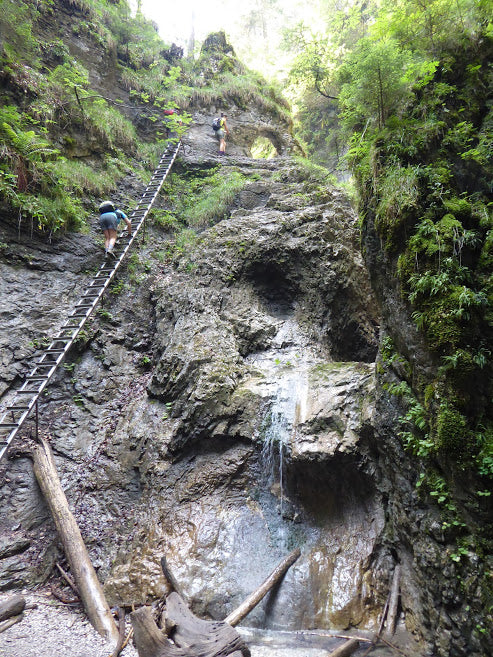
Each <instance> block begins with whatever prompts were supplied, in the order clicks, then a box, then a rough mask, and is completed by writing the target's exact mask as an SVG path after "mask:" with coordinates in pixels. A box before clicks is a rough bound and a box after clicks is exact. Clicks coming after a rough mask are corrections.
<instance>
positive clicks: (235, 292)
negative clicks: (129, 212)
mask: <svg viewBox="0 0 493 657" xmlns="http://www.w3.org/2000/svg"><path fill="white" fill-rule="evenodd" d="M61 4H63V5H64V6H67V3H61ZM68 4H70V3H68ZM70 16H71V14H70V13H65V14H63V17H62V19H61V23H60V24H61V25H62V24H66V22H67V21H68V20H69V18H70ZM87 38H88V39H89V37H87ZM67 41H68V47H69V48H70V49H71V52H72V53H74V54H75V49H76V47H79V48H80V49H81V50H85V47H82V45H83V44H84V43H85V44H86V46H87V44H88V43H89V41H87V42H83V44H82V45H81V43H80V42H77V43H78V45H77V44H76V43H75V42H73V41H72V40H71V39H67ZM215 42H217V43H219V45H220V48H219V50H216V51H215V52H216V53H217V56H216V57H211V55H210V49H211V48H212V46H213V44H214V43H215ZM91 44H92V45H94V44H93V42H92V41H91ZM216 45H217V44H216ZM105 54H107V50H106V48H105V47H103V48H102V49H101V51H98V50H96V51H92V52H91V55H90V57H88V58H86V59H85V60H84V61H85V64H86V65H87V66H88V68H89V70H90V76H91V79H93V80H99V82H98V84H101V85H102V84H103V81H106V82H107V85H106V82H105V85H106V87H105V93H114V94H115V95H117V96H118V98H123V99H125V100H128V99H127V97H126V95H125V92H123V93H121V89H119V84H120V82H115V84H113V81H114V79H115V77H116V72H117V70H118V69H117V68H113V65H114V63H115V61H114V60H111V59H109V60H104V61H105V63H104V65H102V63H101V62H102V60H103V58H104V57H103V55H104V56H106V55H105ZM121 55H122V53H120V56H121ZM203 55H204V58H206V60H207V62H208V66H206V67H205V68H204V75H203V83H204V86H203V87H202V88H201V87H200V86H197V88H196V89H194V91H193V93H192V95H191V97H190V99H189V101H187V103H185V105H186V106H187V108H188V110H189V112H190V114H191V115H192V116H193V122H192V124H191V127H190V129H189V131H188V132H187V135H186V136H185V137H184V139H183V143H184V150H183V152H182V154H181V156H180V159H179V162H178V163H177V167H176V170H177V174H178V177H177V178H176V179H175V181H176V185H177V186H178V184H179V183H180V181H181V182H183V180H184V181H186V184H188V185H190V186H191V184H192V181H194V180H203V179H205V178H206V177H207V175H208V174H209V173H210V172H211V171H214V170H215V169H216V168H217V167H219V166H221V167H222V168H221V169H220V170H219V171H220V174H219V176H220V177H221V176H227V175H228V172H229V173H231V172H234V173H235V175H237V176H239V177H241V180H242V184H241V186H239V187H238V190H237V191H236V193H235V194H233V198H232V199H230V200H229V201H228V204H227V207H226V210H224V209H223V210H222V211H221V215H220V216H213V217H212V219H210V220H209V221H208V222H207V223H206V224H205V225H201V226H200V227H199V229H198V230H196V231H190V230H189V232H186V231H183V232H182V233H179V232H176V233H173V232H171V231H169V230H168V225H169V224H166V223H165V222H163V221H161V222H160V221H159V220H158V218H159V215H157V217H156V219H155V221H154V223H153V224H151V225H150V226H149V227H148V228H149V230H148V237H147V241H146V242H145V243H143V244H142V245H141V246H140V248H139V251H138V253H136V254H135V255H134V256H132V257H131V258H130V259H129V262H128V265H127V269H126V272H125V276H123V275H122V277H121V278H120V279H119V281H118V282H117V284H116V285H115V286H114V287H113V288H112V290H111V293H110V294H109V295H108V297H107V300H106V302H105V305H104V307H103V308H102V309H101V311H100V313H99V315H98V316H97V317H96V318H95V319H94V321H93V323H92V326H91V329H90V330H89V331H88V332H87V333H86V334H85V335H84V337H83V340H81V342H80V344H79V345H78V348H77V351H76V353H73V354H72V357H71V360H70V361H69V362H67V363H66V365H65V368H64V370H62V371H60V372H59V373H58V376H57V379H56V381H55V382H54V383H53V385H52V386H51V387H50V388H49V390H48V392H47V395H46V396H45V398H44V400H43V403H42V405H41V418H42V430H43V432H45V433H47V434H48V435H49V437H50V441H51V443H52V445H53V448H54V451H55V454H56V457H57V464H58V466H59V469H60V473H61V478H62V483H63V484H64V487H65V488H66V491H67V495H68V497H69V500H70V503H71V505H72V507H73V509H74V511H75V514H76V516H77V519H78V521H79V523H80V526H81V529H82V532H83V535H84V538H85V540H86V542H87V544H88V547H89V549H90V552H91V556H92V558H93V561H94V563H95V565H96V567H97V568H98V571H99V574H100V576H101V578H102V580H104V582H105V587H106V592H107V595H108V597H109V598H110V599H111V600H112V601H113V602H119V603H121V604H124V605H132V604H139V603H142V602H145V601H150V600H154V599H156V598H157V597H159V596H160V595H161V594H162V593H163V591H164V590H165V583H164V580H163V578H162V576H161V573H160V565H159V559H160V556H161V555H162V554H163V553H166V555H167V557H168V559H169V562H170V564H171V565H172V568H173V570H174V572H175V573H176V575H177V577H178V579H179V580H180V582H181V584H182V586H183V588H184V590H185V591H186V592H187V594H188V595H189V597H190V600H191V603H192V606H193V608H194V611H195V612H196V613H197V614H199V615H205V616H210V617H213V618H221V617H224V616H225V615H226V614H227V613H228V612H229V611H230V610H231V609H232V608H234V607H235V606H236V604H237V603H238V602H239V601H241V600H242V599H243V598H244V597H245V595H246V594H248V593H249V592H250V591H251V590H252V589H254V588H255V587H256V585H257V584H259V583H260V582H261V581H262V579H263V578H264V577H265V575H266V574H267V573H268V572H269V570H270V569H271V566H273V565H274V564H275V563H276V562H277V561H278V559H279V557H280V556H282V555H283V554H284V553H285V552H286V551H287V550H288V549H290V548H291V547H292V546H293V545H295V544H296V545H300V546H301V547H302V550H303V555H302V558H301V559H300V560H299V561H298V562H297V564H296V566H295V567H294V568H292V569H291V571H290V572H289V574H288V576H287V577H286V579H285V581H284V582H283V586H282V588H281V589H280V590H279V592H278V594H277V596H272V597H271V598H269V599H268V600H267V601H266V602H264V603H263V604H262V605H260V606H259V607H258V608H257V609H256V610H255V612H254V614H252V615H251V617H249V623H250V624H253V625H257V626H261V627H276V628H283V629H300V628H312V627H317V628H351V627H358V628H360V629H361V630H363V629H368V630H373V629H375V628H377V627H378V616H379V614H380V613H381V609H382V607H383V605H384V604H385V599H386V596H387V593H388V589H389V585H390V581H391V578H392V573H393V570H394V568H395V566H396V565H397V564H399V565H400V566H401V568H402V573H403V575H402V582H403V583H402V590H401V607H402V612H403V613H402V617H401V623H400V628H404V627H407V629H408V630H410V631H412V632H413V633H414V634H415V636H416V638H417V639H419V640H420V641H421V648H422V647H423V645H424V646H425V648H426V649H427V650H428V653H429V654H437V655H444V656H445V655H465V654H468V655H474V656H477V657H479V655H480V654H481V653H480V650H481V648H480V647H478V646H479V644H478V642H477V641H476V640H475V639H474V638H473V637H472V630H471V627H470V625H471V620H470V619H468V618H467V604H468V603H469V601H471V600H475V599H476V592H475V589H474V587H475V581H476V580H475V579H474V572H473V570H472V569H471V571H469V572H470V577H471V579H470V580H468V581H467V582H466V584H465V588H464V590H463V591H461V590H460V588H459V587H458V586H457V583H456V572H455V570H454V569H453V568H452V567H451V566H450V563H449V562H447V563H448V564H449V567H448V568H443V559H442V556H443V553H444V552H445V551H446V550H447V549H449V547H450V546H449V544H448V543H447V540H446V538H445V537H444V536H443V533H442V529H441V524H440V520H439V515H438V512H437V511H436V510H435V508H434V507H433V505H430V504H429V503H428V502H426V501H425V500H423V499H422V498H420V497H419V496H418V493H417V491H416V488H415V483H416V479H417V476H418V472H417V470H416V463H415V461H414V460H413V459H412V457H411V456H409V454H408V453H407V452H406V451H405V450H404V448H403V446H402V443H401V442H400V441H399V440H398V439H397V433H398V432H399V431H400V428H401V427H400V424H399V417H400V416H401V415H402V407H401V405H400V403H399V400H398V399H397V398H395V397H392V396H389V395H388V394H387V393H386V392H385V390H384V389H383V388H382V387H380V386H377V387H376V386H375V372H374V361H375V358H376V356H377V350H378V344H379V336H378V333H379V324H380V308H379V305H378V304H377V302H376V299H375V296H374V293H373V291H372V290H371V287H370V283H369V276H368V274H367V271H366V268H365V265H364V263H363V259H362V256H361V253H360V244H359V229H358V221H357V217H356V215H355V212H354V211H353V209H352V208H351V206H350V205H349V203H348V201H347V199H346V198H345V196H344V194H343V193H342V192H341V191H339V190H337V189H336V188H335V187H334V186H333V185H332V184H331V183H330V182H329V181H328V179H327V176H326V175H325V174H324V173H321V172H320V170H317V169H314V168H313V167H309V166H307V165H306V163H305V164H303V163H300V162H298V161H295V160H293V159H292V158H291V157H289V153H290V152H292V151H293V150H295V144H294V142H293V140H292V137H291V136H290V134H289V120H288V119H287V118H286V117H285V116H283V115H280V114H279V112H278V111H274V110H273V109H272V107H271V106H270V105H266V104H265V99H264V100H263V101H261V100H259V98H258V97H257V96H256V95H255V94H252V96H251V99H250V101H249V103H248V106H245V104H242V103H241V102H240V99H239V98H237V97H235V96H234V95H233V94H228V93H227V91H226V90H224V89H223V91H222V92H221V94H219V95H217V96H216V97H214V98H213V97H212V96H211V94H210V92H209V90H208V88H207V87H206V84H207V81H208V76H210V75H212V74H213V73H214V71H215V72H218V71H219V72H220V71H221V70H222V69H221V67H225V68H226V69H228V67H231V66H232V67H233V68H234V69H235V70H236V71H239V70H240V68H235V67H237V66H238V67H239V66H240V65H239V64H238V63H237V62H235V60H234V57H233V54H232V53H231V50H230V49H229V48H228V46H227V44H225V43H224V41H223V40H222V38H221V37H217V36H216V37H214V38H213V39H212V40H211V41H209V42H208V43H207V46H206V47H205V48H204V51H203ZM206 55H207V57H205V56H206ZM125 56H126V55H125ZM128 56H129V57H130V55H128ZM91 58H92V59H94V61H95V62H96V61H97V62H98V63H97V64H96V63H94V64H91V61H90V59H91ZM211 60H212V63H211ZM211 67H212V69H214V70H213V71H212V73H211ZM101 88H102V87H101ZM221 109H225V110H226V111H227V112H228V117H229V118H230V128H231V132H232V135H231V140H230V143H229V144H228V153H229V156H227V157H226V158H223V159H221V160H219V158H218V157H217V156H216V153H215V151H216V148H217V146H216V142H215V140H214V135H213V133H212V130H211V128H210V120H211V118H212V116H213V115H214V114H215V113H216V112H217V111H219V110H221ZM136 123H137V125H138V127H140V129H141V130H142V131H143V132H144V133H147V134H148V136H149V135H150V132H149V130H150V126H149V122H148V121H147V120H144V119H142V117H141V118H139V119H137V120H136ZM259 136H263V137H266V138H268V139H269V140H270V141H271V142H272V144H273V145H274V147H275V149H276V151H277V153H278V157H275V158H273V159H270V160H254V159H251V158H250V157H248V156H249V155H250V150H251V147H252V145H253V144H254V142H255V141H256V139H257V138H258V137H259ZM73 147H74V149H75V146H74V145H73ZM76 150H77V153H78V154H79V155H82V154H83V152H84V141H83V139H82V138H81V141H80V142H79V141H77V148H76ZM180 184H181V183H180ZM123 185H124V188H125V193H126V196H127V198H131V197H132V196H133V195H135V194H136V192H137V190H138V189H139V182H138V180H135V179H134V178H132V176H130V175H128V176H127V177H125V178H124V180H123ZM169 193H170V196H171V193H172V190H170V192H169ZM190 193H191V192H190ZM170 204H171V200H170V199H165V198H163V199H162V200H161V209H168V210H169V209H170V207H171V205H170ZM165 216H167V215H165ZM4 219H5V223H3V224H2V226H1V230H2V236H1V237H0V241H1V242H2V248H1V250H0V257H1V266H2V274H3V276H4V278H3V280H4V281H5V282H6V285H5V286H4V287H3V289H2V295H3V299H2V301H4V304H3V308H4V311H3V320H4V327H6V330H5V329H4V331H3V333H2V336H1V339H2V359H3V360H2V363H1V365H2V368H3V369H2V390H1V393H2V394H3V393H5V392H6V391H7V390H8V389H9V388H11V387H12V386H14V385H15V384H16V383H17V382H18V381H19V380H20V379H21V377H22V373H23V372H24V371H25V370H26V368H27V365H28V363H29V358H30V357H32V355H33V354H34V353H35V350H36V349H37V348H39V347H40V346H42V344H41V343H40V342H39V340H42V338H43V337H44V336H45V335H49V334H50V333H52V332H53V331H55V330H56V329H57V327H58V326H60V324H61V323H62V322H63V318H64V314H63V313H64V308H65V307H70V306H71V304H73V303H74V302H75V300H76V299H77V297H78V295H79V293H80V291H81V290H82V288H83V286H84V283H85V282H86V281H87V280H88V279H89V277H90V273H91V270H94V267H95V266H96V265H97V263H98V262H99V259H100V257H101V256H100V254H99V252H98V247H97V225H96V221H95V219H94V218H93V219H92V221H91V222H90V227H89V233H88V234H87V235H70V236H65V237H63V238H61V239H59V240H55V241H51V242H47V241H46V239H44V238H43V237H42V236H38V235H34V236H33V235H29V234H26V232H23V231H21V232H20V233H17V232H16V230H15V228H14V226H15V224H14V221H13V216H12V215H8V216H5V215H4ZM168 219H169V217H168ZM163 226H164V227H163ZM190 233H193V237H192V236H191V234H190ZM180 236H181V241H180ZM185 237H186V238H187V239H185ZM384 310H385V318H386V322H392V321H393V322H399V321H400V319H401V306H400V304H399V300H398V298H397V297H393V303H392V304H385V307H384ZM412 338H413V339H416V341H418V338H416V336H415V334H414V333H412ZM398 374H399V363H398V362H395V363H394V373H393V374H392V373H390V374H388V375H387V376H388V377H390V379H391V381H390V382H392V383H395V382H398ZM392 377H393V378H392ZM29 444H30V443H29V435H28V433H27V432H26V435H25V436H24V438H23V440H19V441H18V442H17V443H16V447H15V449H14V450H13V451H12V454H11V459H10V461H9V463H8V464H6V465H5V464H2V466H1V468H2V473H3V474H5V482H4V484H3V485H2V487H1V488H0V501H1V505H2V515H1V517H0V524H1V528H2V530H3V531H2V535H3V536H4V538H3V539H2V543H1V544H0V587H1V588H4V589H7V588H13V587H22V586H28V585H31V584H32V583H34V582H39V581H46V580H47V579H48V578H49V577H50V576H51V574H52V570H53V564H54V561H55V559H57V558H60V548H59V546H58V544H57V539H56V536H55V534H54V531H53V527H52V525H51V521H50V520H49V518H48V517H47V511H46V508H45V506H44V504H43V501H42V500H41V499H40V496H39V492H38V489H37V487H36V485H35V483H34V480H33V475H32V471H31V463H30V460H29ZM461 627H468V630H467V632H466V633H464V635H462V634H461ZM413 650H414V649H413ZM418 652H419V651H418V649H417V648H416V649H415V651H414V652H413V654H418Z"/></svg>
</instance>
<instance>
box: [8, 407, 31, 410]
mask: <svg viewBox="0 0 493 657" xmlns="http://www.w3.org/2000/svg"><path fill="white" fill-rule="evenodd" d="M28 408H29V406H7V408H6V409H5V410H6V411H27V409H28Z"/></svg>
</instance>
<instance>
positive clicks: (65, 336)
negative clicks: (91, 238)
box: [0, 142, 181, 460]
mask: <svg viewBox="0 0 493 657" xmlns="http://www.w3.org/2000/svg"><path fill="white" fill-rule="evenodd" d="M180 146H181V142H178V143H177V144H171V145H170V144H169V145H168V146H167V148H166V150H165V151H164V153H163V155H162V156H161V159H160V161H159V165H158V167H157V168H156V170H155V171H154V173H153V175H152V178H151V180H150V182H149V184H148V185H147V187H146V190H145V192H144V193H143V194H142V197H141V199H140V201H139V203H138V204H137V206H136V208H135V210H134V211H133V212H132V214H131V215H130V217H129V218H130V220H131V222H132V234H131V235H128V236H127V232H126V231H125V232H123V233H121V234H120V236H119V237H118V239H117V241H116V244H115V249H114V252H115V256H116V258H115V259H113V258H112V257H111V256H108V257H107V259H106V260H105V261H104V262H103V264H102V265H101V267H100V268H99V271H98V273H97V274H96V276H95V277H94V279H93V280H92V282H91V283H90V284H89V286H88V287H87V288H86V289H85V291H84V293H83V294H82V296H81V298H80V299H79V301H78V302H77V303H76V305H75V308H74V309H73V310H72V312H71V313H70V315H69V316H68V317H67V320H66V321H65V322H64V324H63V326H62V327H61V328H60V330H59V331H58V333H57V334H56V335H55V337H54V338H53V339H52V341H51V343H50V344H49V345H48V347H47V348H46V349H45V350H44V352H43V354H42V355H41V357H40V359H39V360H38V362H37V363H36V364H35V366H34V367H33V369H32V370H31V371H30V372H29V374H28V375H27V376H26V379H25V380H24V382H23V384H22V385H21V387H20V388H18V389H17V390H15V392H14V396H13V400H12V402H11V403H9V405H8V406H6V408H5V409H4V411H3V414H2V415H1V417H0V460H1V459H2V458H3V456H4V455H5V454H6V453H7V450H8V448H9V446H10V445H11V443H12V441H13V440H14V438H15V437H16V435H17V434H18V433H19V431H20V429H21V428H22V425H23V424H24V422H25V421H26V420H27V418H28V417H29V415H30V414H31V412H32V411H33V410H34V411H35V413H36V418H35V420H36V435H37V433H38V426H39V423H38V399H39V396H40V395H41V393H42V392H43V390H44V389H45V388H46V386H47V385H48V383H49V382H50V379H51V378H52V377H53V375H54V373H55V371H56V369H57V368H58V366H59V365H60V364H61V363H62V362H63V360H64V359H65V356H66V355H67V353H68V351H69V350H70V348H71V346H72V345H73V343H74V341H75V340H76V339H77V336H78V335H79V333H80V332H81V331H82V329H83V328H84V326H85V324H86V322H87V320H88V319H89V317H91V315H92V314H93V312H94V310H95V309H96V307H97V305H98V303H99V302H100V300H101V298H102V296H103V294H104V292H105V291H106V289H107V287H108V286H109V284H110V283H111V281H112V280H113V278H114V276H115V274H116V272H117V271H118V268H119V267H120V265H121V263H122V260H123V258H124V257H125V256H126V254H127V251H128V250H129V249H130V247H131V246H132V244H133V242H134V240H135V238H136V237H137V234H138V232H139V231H140V229H141V228H142V227H143V226H144V227H145V223H144V222H145V219H146V217H147V215H148V214H149V212H150V210H151V208H152V206H153V204H154V201H155V200H156V197H157V195H158V194H159V192H160V190H161V187H162V185H163V183H164V181H165V179H166V176H167V175H168V173H169V171H170V169H171V167H172V166H173V163H174V161H175V159H176V156H177V155H178V150H179V148H180ZM109 258H111V260H109Z"/></svg>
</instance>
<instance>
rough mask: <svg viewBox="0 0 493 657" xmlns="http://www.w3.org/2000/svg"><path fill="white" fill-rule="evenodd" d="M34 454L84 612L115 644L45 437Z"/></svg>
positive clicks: (107, 610)
mask: <svg viewBox="0 0 493 657" xmlns="http://www.w3.org/2000/svg"><path fill="white" fill-rule="evenodd" d="M33 457H34V474H35V475H36V479H37V480H38V483H39V487H40V488H41V491H42V492H43V495H44V497H45V499H46V502H47V503H48V506H49V508H50V511H51V514H52V516H53V520H54V522H55V526H56V529H57V531H58V534H59V535H60V538H61V541H62V544H63V547H64V550H65V555H66V557H67V560H68V562H69V564H70V569H71V571H72V573H73V576H74V579H75V583H76V585H77V589H78V591H79V594H80V597H81V599H82V602H83V604H84V608H85V610H86V613H87V616H88V618H89V620H90V622H91V624H92V625H93V627H94V628H95V630H96V631H97V632H99V634H101V636H103V637H104V638H105V639H106V640H107V641H108V642H109V643H111V644H112V647H114V646H116V645H117V644H118V637H119V634H118V630H117V627H116V625H115V623H114V621H113V616H112V614H111V611H110V608H109V606H108V603H107V602H106V598H105V596H104V593H103V588H102V586H101V584H100V583H99V581H98V578H97V575H96V572H95V570H94V568H93V565H92V563H91V560H90V558H89V554H88V552H87V549H86V546H85V545H84V541H83V540H82V536H81V533H80V530H79V527H78V525H77V522H76V520H75V518H74V516H73V514H72V512H71V511H70V509H69V506H68V502H67V498H66V497H65V493H64V492H63V489H62V486H61V484H60V479H59V478H58V474H57V471H56V466H55V461H54V459H53V454H52V452H51V449H50V446H49V445H48V443H47V442H46V441H44V440H41V442H40V444H39V445H38V446H36V448H35V450H34V452H33Z"/></svg>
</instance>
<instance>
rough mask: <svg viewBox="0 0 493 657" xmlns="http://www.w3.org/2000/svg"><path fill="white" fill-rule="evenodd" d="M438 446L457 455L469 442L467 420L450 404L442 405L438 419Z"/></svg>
mask: <svg viewBox="0 0 493 657" xmlns="http://www.w3.org/2000/svg"><path fill="white" fill-rule="evenodd" d="M436 436H437V446H438V448H439V449H441V450H446V451H447V452H454V453H457V452H458V451H461V450H463V448H464V443H466V442H468V438H469V431H468V429H467V420H466V418H465V417H464V415H462V413H460V412H459V411H458V410H457V408H455V407H454V406H452V405H451V404H450V403H448V402H443V403H442V404H440V407H439V410H438V414H437V419H436Z"/></svg>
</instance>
